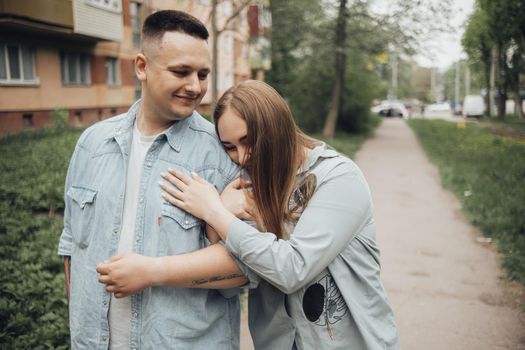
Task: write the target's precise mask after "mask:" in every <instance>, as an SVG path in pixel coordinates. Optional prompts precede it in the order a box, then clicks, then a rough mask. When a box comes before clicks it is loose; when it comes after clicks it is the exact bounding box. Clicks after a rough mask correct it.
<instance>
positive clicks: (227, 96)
mask: <svg viewBox="0 0 525 350" xmlns="http://www.w3.org/2000/svg"><path fill="white" fill-rule="evenodd" d="M227 109H231V110H233V111H234V112H235V113H237V114H238V115H239V116H240V117H241V118H242V119H244V120H245V121H246V126H247V135H246V136H247V137H246V147H247V149H246V152H245V154H246V155H247V157H249V158H248V159H246V162H243V164H244V169H243V170H244V171H246V172H247V173H248V174H249V175H250V178H251V180H252V185H253V200H254V202H255V205H256V208H257V217H258V223H259V225H262V226H263V227H261V228H262V229H264V230H266V231H268V232H272V233H275V234H276V235H277V237H279V238H283V236H284V223H285V221H287V220H289V219H291V218H292V214H291V212H290V208H289V206H288V203H289V199H290V196H291V194H292V192H293V190H294V187H295V181H296V175H297V170H298V168H299V166H300V165H301V164H302V162H303V160H304V158H305V153H304V147H307V148H313V147H314V143H315V140H314V139H311V138H310V137H308V136H306V135H305V134H304V133H303V132H302V131H301V130H299V128H298V127H297V126H296V124H295V122H294V120H293V117H292V113H291V111H290V108H289V107H288V104H287V103H286V101H285V100H284V99H283V98H282V97H281V95H279V93H278V92H277V91H275V90H274V89H273V88H272V87H271V86H270V85H268V84H266V83H264V82H262V81H258V80H246V81H243V82H241V83H239V84H237V85H235V86H234V87H232V88H230V89H229V90H228V91H226V92H225V93H224V95H222V97H221V98H220V99H219V101H218V102H217V106H216V108H215V111H214V114H213V119H214V121H215V128H216V130H217V134H219V130H218V128H217V125H218V121H219V119H220V117H221V116H222V114H223V113H224V112H225V111H226V110H227ZM219 136H220V135H219Z"/></svg>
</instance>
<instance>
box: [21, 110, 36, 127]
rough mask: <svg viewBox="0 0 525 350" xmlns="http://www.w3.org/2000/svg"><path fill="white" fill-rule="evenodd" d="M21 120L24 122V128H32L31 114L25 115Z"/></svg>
mask: <svg viewBox="0 0 525 350" xmlns="http://www.w3.org/2000/svg"><path fill="white" fill-rule="evenodd" d="M22 120H23V121H24V126H33V125H34V123H33V114H31V113H25V114H23V115H22Z"/></svg>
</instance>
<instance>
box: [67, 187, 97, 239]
mask: <svg viewBox="0 0 525 350" xmlns="http://www.w3.org/2000/svg"><path fill="white" fill-rule="evenodd" d="M66 194H67V196H68V197H70V198H71V199H72V200H73V205H72V206H71V218H72V221H71V231H72V232H71V235H72V237H73V242H75V243H76V244H77V245H78V246H79V247H80V248H81V249H85V248H86V247H87V246H88V245H89V237H90V234H91V231H92V228H93V219H94V216H95V198H96V196H97V191H95V190H92V189H89V188H86V187H82V186H71V187H70V188H69V189H68V190H67V193H66Z"/></svg>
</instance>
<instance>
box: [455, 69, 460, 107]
mask: <svg viewBox="0 0 525 350" xmlns="http://www.w3.org/2000/svg"><path fill="white" fill-rule="evenodd" d="M459 63H460V61H459V60H458V61H457V62H456V79H455V80H454V107H455V106H457V105H458V104H459V83H460V81H459V69H460V67H459Z"/></svg>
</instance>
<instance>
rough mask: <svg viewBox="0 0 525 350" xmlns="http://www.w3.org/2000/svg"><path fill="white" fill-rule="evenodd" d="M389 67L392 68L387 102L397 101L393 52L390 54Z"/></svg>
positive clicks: (395, 61) (395, 58) (395, 56)
mask: <svg viewBox="0 0 525 350" xmlns="http://www.w3.org/2000/svg"><path fill="white" fill-rule="evenodd" d="M390 56H391V59H390V62H391V66H392V82H391V84H390V86H391V87H390V93H389V100H397V75H398V72H397V54H396V52H395V51H392V53H391V55H390Z"/></svg>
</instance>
